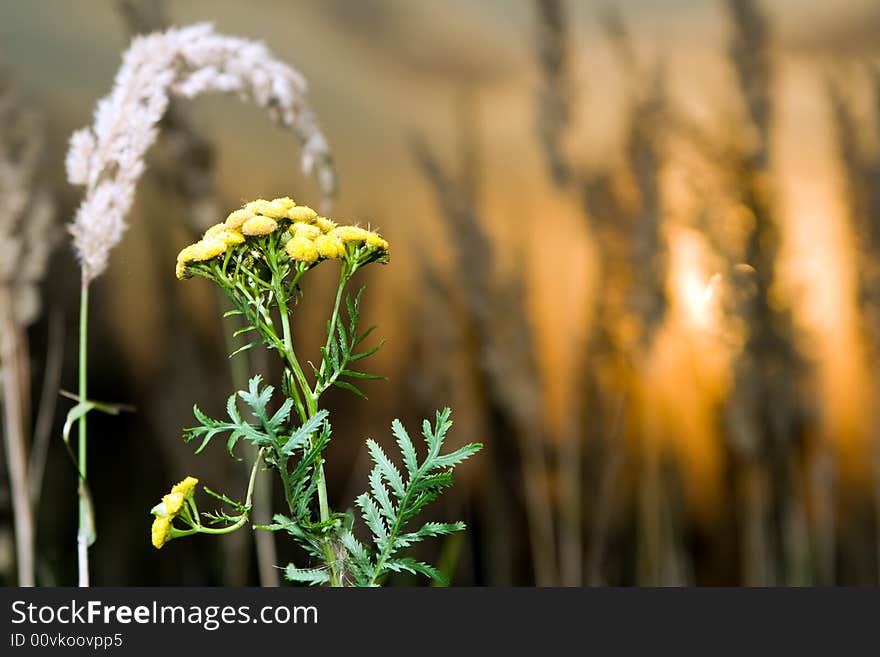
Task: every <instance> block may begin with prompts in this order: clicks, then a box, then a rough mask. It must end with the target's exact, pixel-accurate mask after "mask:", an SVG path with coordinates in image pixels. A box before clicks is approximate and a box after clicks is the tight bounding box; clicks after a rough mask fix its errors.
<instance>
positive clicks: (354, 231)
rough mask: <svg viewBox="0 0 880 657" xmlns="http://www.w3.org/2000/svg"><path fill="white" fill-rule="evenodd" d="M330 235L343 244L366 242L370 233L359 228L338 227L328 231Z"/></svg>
mask: <svg viewBox="0 0 880 657" xmlns="http://www.w3.org/2000/svg"><path fill="white" fill-rule="evenodd" d="M330 234H331V235H333V236H335V237H338V238H339V239H341V240H342V241H343V242H366V241H367V238H369V236H370V231H368V230H367V229H366V228H361V227H360V226H339V227H338V228H334V229H333V230H332V231H330Z"/></svg>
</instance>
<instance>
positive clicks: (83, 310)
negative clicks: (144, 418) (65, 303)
mask: <svg viewBox="0 0 880 657" xmlns="http://www.w3.org/2000/svg"><path fill="white" fill-rule="evenodd" d="M88 317H89V285H88V282H87V281H85V280H84V281H83V285H82V294H81V296H80V304H79V395H78V396H79V401H80V403H82V402H85V401H86V399H88V397H87V394H88V390H87V385H86V384H87V375H88V336H89V323H88V322H89V320H88ZM86 415H87V414H83V415H82V416H81V417H80V418H79V422H78V424H77V428H78V430H79V437H78V443H77V469H78V470H79V486H78V487H77V492H78V495H79V529H78V531H77V536H76V548H77V564H78V566H79V586H81V587H87V586H89V526H90V518H89V512H90V510H89V501H88V494H87V492H86V457H87V456H88V454H87V443H86V440H87V433H86Z"/></svg>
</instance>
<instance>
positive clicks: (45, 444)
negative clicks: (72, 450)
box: [28, 310, 64, 515]
mask: <svg viewBox="0 0 880 657" xmlns="http://www.w3.org/2000/svg"><path fill="white" fill-rule="evenodd" d="M63 363H64V319H63V317H62V315H61V313H60V312H59V311H57V310H55V311H53V312H52V313H51V315H50V316H49V344H48V346H47V348H46V372H45V374H44V375H43V388H42V391H41V392H40V405H39V406H38V407H37V422H36V424H35V426H34V441H33V445H32V446H31V456H30V463H29V465H28V479H29V480H30V485H31V507H32V508H33V510H34V514H35V515H36V512H37V509H38V508H39V506H40V494H41V492H42V489H43V475H44V473H45V472H46V456H47V454H48V452H49V439H50V436H51V433H52V424H53V421H54V419H55V408H56V406H57V405H58V404H57V401H58V389H59V387H60V385H61V370H62V365H63Z"/></svg>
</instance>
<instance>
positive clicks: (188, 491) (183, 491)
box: [171, 477, 199, 497]
mask: <svg viewBox="0 0 880 657" xmlns="http://www.w3.org/2000/svg"><path fill="white" fill-rule="evenodd" d="M198 483H199V480H198V479H196V478H195V477H187V478H186V479H184V480H183V481H181V482H179V483H177V484H174V486H172V487H171V492H172V493H177V494H179V495H183V496H184V497H189V496H190V495H192V494H193V491H194V490H195V488H196V484H198Z"/></svg>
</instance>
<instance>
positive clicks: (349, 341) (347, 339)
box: [312, 288, 385, 399]
mask: <svg viewBox="0 0 880 657" xmlns="http://www.w3.org/2000/svg"><path fill="white" fill-rule="evenodd" d="M363 293H364V288H361V289H360V290H359V291H358V293H357V295H355V297H354V299H352V298H351V297H346V299H345V306H346V310H347V312H348V328H347V329H346V326H345V323H344V322H342V321H336V322H335V324H336V331H335V332H334V331H333V318H331V319H330V320H329V321H328V322H327V335H328V341H327V346H325V347H321V366H320V367H319V368H317V367H313V368H312V369H313V370H314V373H315V379H316V383H315V394H316V395H320V394H321V393H323V392H324V391H325V390H327V389H328V388H330V386H336V387H338V388H342V389H343V390H348V391H349V392H352V393H354V394H356V395H357V396H358V397H361V398H362V399H366V395H364V393H363V392H361V390H360V388H358V387H357V386H356V385H355V384H353V383H351V381H346V380H345V379H352V380H358V379H360V380H378V379H384V378H385V377H383V376H377V375H375V374H367V373H365V372H359V371H357V370H353V369H350V368H349V366H350V365H351V364H352V363H354V362H355V361H358V360H361V359H363V358H367V357H368V356H372V355H373V354H375V353H376V352H377V351H379V349H381V348H382V345H383V344H384V341H382V342H380V343H379V344H378V345H377V346H375V347H373V348H372V349H367V350H365V351H361V352H357V351H355V350H356V348H357V347H359V346H360V345H361V343H363V341H364V340H365V339H366V338H367V336H369V335H370V334H371V333H372V332H373V329H375V328H376V327H375V326H371V327H370V328H368V329H367V330H366V331H364V332H363V333H361V334H360V335H358V320H359V319H360V303H361V296H362V295H363Z"/></svg>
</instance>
